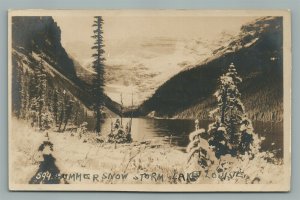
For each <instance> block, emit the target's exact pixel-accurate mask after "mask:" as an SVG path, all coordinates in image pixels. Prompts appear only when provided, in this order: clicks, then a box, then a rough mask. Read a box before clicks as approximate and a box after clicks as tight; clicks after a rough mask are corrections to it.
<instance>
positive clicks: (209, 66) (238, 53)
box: [138, 17, 283, 121]
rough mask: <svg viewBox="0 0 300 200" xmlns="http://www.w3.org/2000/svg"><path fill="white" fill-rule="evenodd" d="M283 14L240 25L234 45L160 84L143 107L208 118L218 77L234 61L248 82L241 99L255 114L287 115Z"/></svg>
mask: <svg viewBox="0 0 300 200" xmlns="http://www.w3.org/2000/svg"><path fill="white" fill-rule="evenodd" d="M282 46H283V27H282V17H263V18H260V19H258V20H256V21H254V22H252V23H248V24H246V25H244V26H243V27H242V28H241V32H240V35H239V36H238V37H235V38H233V39H232V41H231V42H229V45H227V46H222V47H220V48H218V49H217V50H215V51H214V56H213V57H211V58H209V59H207V60H205V61H204V62H203V63H202V64H200V65H198V66H195V67H192V68H190V69H188V70H185V71H182V72H180V73H178V74H177V75H175V76H173V77H172V78H171V79H169V80H168V81H166V82H165V83H164V84H163V85H161V86H160V87H159V88H158V89H157V90H156V92H155V93H154V95H153V96H152V97H150V98H149V99H148V100H146V101H145V102H144V103H143V104H142V105H141V106H140V107H139V109H138V112H139V113H140V114H141V115H148V114H149V113H151V116H152V117H167V118H200V119H209V116H208V113H209V111H210V110H212V109H213V108H214V107H215V106H216V101H215V100H214V97H213V96H212V95H213V93H214V92H215V90H216V87H217V85H218V78H219V76H220V75H222V74H223V73H224V72H225V71H226V70H227V68H228V66H229V64H230V63H232V62H233V63H234V64H235V66H236V69H237V72H238V73H239V75H240V76H241V77H242V78H243V83H242V84H241V85H240V86H239V88H240V91H241V93H242V101H243V102H244V104H245V107H246V111H247V112H248V114H249V115H250V117H251V118H252V119H254V120H259V121H282V120H283V116H282V113H283V49H282Z"/></svg>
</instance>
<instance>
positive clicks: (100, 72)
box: [92, 16, 105, 133]
mask: <svg viewBox="0 0 300 200" xmlns="http://www.w3.org/2000/svg"><path fill="white" fill-rule="evenodd" d="M102 26H103V19H102V17H100V16H96V17H94V23H93V27H94V35H93V36H92V37H93V38H94V39H95V42H94V46H93V47H92V49H93V50H94V51H95V53H94V54H93V55H92V57H93V58H94V61H93V69H94V71H95V72H96V73H95V75H94V77H93V82H92V83H93V84H92V94H93V97H94V105H93V109H94V112H95V115H96V127H95V131H96V133H100V130H101V123H102V120H103V119H102V118H103V116H102V109H103V106H104V89H103V87H104V63H103V62H104V60H105V59H104V56H103V55H104V50H103V47H104V45H103V36H102V34H103V31H102Z"/></svg>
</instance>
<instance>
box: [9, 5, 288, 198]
mask: <svg viewBox="0 0 300 200" xmlns="http://www.w3.org/2000/svg"><path fill="white" fill-rule="evenodd" d="M290 23H291V22H290V12H289V11H286V10H259V11H258V10H211V11H209V10H11V11H9V14H8V81H9V83H8V98H9V99H8V100H9V111H8V112H9V114H8V118H9V133H8V135H9V141H8V144H9V189H10V190H32V191H41V190H50V191H53V190H55V191H57V190H61V191H145V192H220V191H225V192H226V191H228V192H229V191H236V192H246V191H289V190H290V179H291V69H292V67H291V24H290Z"/></svg>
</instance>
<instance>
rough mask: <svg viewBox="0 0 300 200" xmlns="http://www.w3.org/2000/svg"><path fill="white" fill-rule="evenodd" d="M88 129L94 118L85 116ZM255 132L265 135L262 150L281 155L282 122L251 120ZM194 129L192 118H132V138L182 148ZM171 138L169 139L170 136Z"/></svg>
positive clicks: (108, 121)
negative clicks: (272, 151)
mask: <svg viewBox="0 0 300 200" xmlns="http://www.w3.org/2000/svg"><path fill="white" fill-rule="evenodd" d="M115 120H116V119H106V121H105V123H104V124H103V125H102V130H101V132H102V133H104V134H105V135H106V134H109V133H110V127H111V122H115ZM86 121H87V122H88V129H89V130H90V131H93V129H94V127H95V120H94V118H90V117H89V118H87V119H86ZM128 121H129V119H128V118H124V119H123V124H124V125H126V123H127V122H128ZM211 122H212V121H209V120H200V121H199V127H200V128H205V129H206V130H207V129H208V125H209V124H210V123H211ZM253 127H254V131H255V133H257V134H259V136H261V137H265V140H263V142H262V146H261V148H262V150H277V153H276V156H277V157H282V156H283V124H282V122H277V123H275V122H253ZM194 130H195V125H194V120H188V119H152V118H133V121H132V138H133V140H134V141H139V142H140V141H145V140H153V139H157V140H162V141H165V142H166V143H170V142H171V143H172V145H175V146H177V147H178V148H179V149H184V148H185V147H186V146H187V145H188V143H189V139H188V135H189V133H190V132H192V131H194ZM171 135H172V139H171V140H170V136H171Z"/></svg>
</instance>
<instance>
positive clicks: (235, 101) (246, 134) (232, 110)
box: [208, 63, 259, 158]
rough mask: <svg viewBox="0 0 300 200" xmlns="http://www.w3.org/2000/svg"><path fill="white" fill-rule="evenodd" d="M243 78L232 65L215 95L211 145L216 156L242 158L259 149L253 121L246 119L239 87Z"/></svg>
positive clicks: (210, 131) (210, 133)
mask: <svg viewBox="0 0 300 200" xmlns="http://www.w3.org/2000/svg"><path fill="white" fill-rule="evenodd" d="M241 82H242V79H241V78H240V77H239V76H238V74H237V71H236V68H235V66H234V64H233V63H231V64H230V66H229V69H228V72H227V73H225V74H224V75H222V76H221V77H220V84H219V87H218V89H217V91H216V92H215V94H214V96H215V97H216V99H217V103H218V107H217V108H216V109H215V110H213V111H211V112H210V115H211V116H212V117H213V118H214V119H215V122H213V123H212V124H210V125H209V129H208V134H209V135H210V138H209V144H210V145H211V146H213V148H214V151H215V154H216V157H217V158H219V157H220V156H221V155H225V154H231V155H232V156H237V155H243V154H245V152H251V151H252V150H254V149H255V148H259V147H258V146H259V142H256V145H255V146H256V147H255V146H254V145H253V141H254V139H255V140H258V138H257V136H256V135H255V134H254V132H253V127H252V123H251V120H250V119H248V118H247V114H246V112H245V108H244V105H243V103H242V101H241V99H240V98H241V93H240V92H239V89H238V85H239V84H240V83H241Z"/></svg>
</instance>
